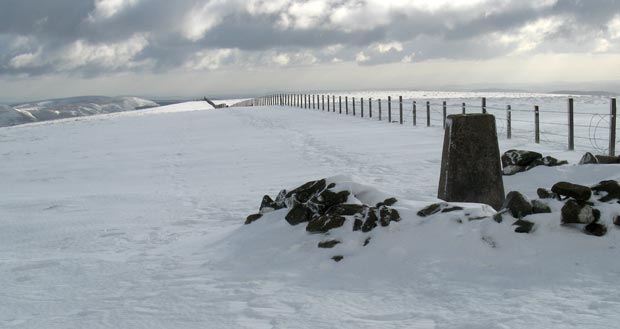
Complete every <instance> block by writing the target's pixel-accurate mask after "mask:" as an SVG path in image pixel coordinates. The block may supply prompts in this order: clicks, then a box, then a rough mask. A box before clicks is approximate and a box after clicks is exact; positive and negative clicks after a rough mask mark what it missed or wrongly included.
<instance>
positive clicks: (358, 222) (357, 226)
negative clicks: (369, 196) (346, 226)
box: [353, 218, 364, 231]
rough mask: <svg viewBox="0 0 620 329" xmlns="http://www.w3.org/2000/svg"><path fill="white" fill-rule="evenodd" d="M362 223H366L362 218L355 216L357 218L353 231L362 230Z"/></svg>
mask: <svg viewBox="0 0 620 329" xmlns="http://www.w3.org/2000/svg"><path fill="white" fill-rule="evenodd" d="M362 225H364V222H363V221H362V220H361V219H360V218H355V220H354V221H353V231H359V230H361V229H362Z"/></svg>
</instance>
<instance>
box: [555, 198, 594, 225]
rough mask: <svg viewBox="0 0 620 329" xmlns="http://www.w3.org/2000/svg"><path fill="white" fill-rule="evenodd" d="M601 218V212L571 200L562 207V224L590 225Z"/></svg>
mask: <svg viewBox="0 0 620 329" xmlns="http://www.w3.org/2000/svg"><path fill="white" fill-rule="evenodd" d="M598 218H600V211H598V209H593V208H592V207H590V206H589V205H587V204H585V203H580V202H577V201H576V200H573V199H569V200H568V201H566V203H565V204H564V206H563V207H562V224H590V223H593V222H595V221H596V220H598Z"/></svg>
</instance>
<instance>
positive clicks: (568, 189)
mask: <svg viewBox="0 0 620 329" xmlns="http://www.w3.org/2000/svg"><path fill="white" fill-rule="evenodd" d="M551 191H552V192H553V193H555V194H557V195H559V196H564V197H567V198H573V199H575V200H578V201H587V200H589V199H590V197H591V196H592V191H591V190H590V188H589V187H587V186H583V185H577V184H572V183H568V182H559V183H556V184H555V185H553V187H552V188H551Z"/></svg>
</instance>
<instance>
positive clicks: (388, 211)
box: [378, 206, 400, 227]
mask: <svg viewBox="0 0 620 329" xmlns="http://www.w3.org/2000/svg"><path fill="white" fill-rule="evenodd" d="M378 211H379V223H381V226H384V227H385V226H388V225H390V222H399V221H400V214H399V213H398V211H397V210H396V209H394V208H390V207H387V206H382V207H380V208H379V209H378Z"/></svg>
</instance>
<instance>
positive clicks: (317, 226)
mask: <svg viewBox="0 0 620 329" xmlns="http://www.w3.org/2000/svg"><path fill="white" fill-rule="evenodd" d="M345 221H346V218H344V217H342V216H339V215H323V216H319V217H317V218H314V219H312V220H311V221H310V222H309V223H308V225H307V226H306V231H307V232H310V233H326V232H328V231H329V230H331V229H334V228H338V227H341V226H342V225H344V222H345Z"/></svg>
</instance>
